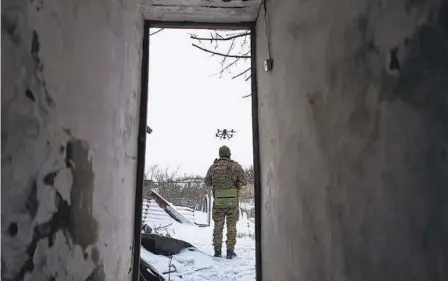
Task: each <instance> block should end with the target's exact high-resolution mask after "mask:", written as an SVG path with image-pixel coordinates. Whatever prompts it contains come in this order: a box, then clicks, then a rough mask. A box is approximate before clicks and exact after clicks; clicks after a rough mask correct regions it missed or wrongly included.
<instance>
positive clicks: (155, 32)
mask: <svg viewBox="0 0 448 281" xmlns="http://www.w3.org/2000/svg"><path fill="white" fill-rule="evenodd" d="M164 29H165V28H161V29H159V30H157V31H154V32H153V33H150V34H149V36H153V35H155V34H157V33H159V32H160V31H162V30H164Z"/></svg>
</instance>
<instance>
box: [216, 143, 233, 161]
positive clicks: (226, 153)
mask: <svg viewBox="0 0 448 281" xmlns="http://www.w3.org/2000/svg"><path fill="white" fill-rule="evenodd" d="M230 155H231V153H230V148H229V147H228V146H226V145H223V146H221V147H220V148H219V157H220V158H230Z"/></svg>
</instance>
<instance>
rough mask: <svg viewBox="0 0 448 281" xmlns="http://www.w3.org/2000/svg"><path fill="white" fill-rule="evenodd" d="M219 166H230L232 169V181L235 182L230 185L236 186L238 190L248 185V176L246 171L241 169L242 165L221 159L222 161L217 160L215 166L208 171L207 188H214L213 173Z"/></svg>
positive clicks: (206, 177)
mask: <svg viewBox="0 0 448 281" xmlns="http://www.w3.org/2000/svg"><path fill="white" fill-rule="evenodd" d="M217 165H228V166H230V168H231V170H232V181H233V182H232V183H229V185H232V186H235V187H236V188H238V189H240V188H241V187H243V186H245V185H247V179H246V175H245V173H244V170H243V168H242V167H241V165H240V164H238V163H237V162H235V161H233V160H231V159H228V158H220V159H215V161H214V163H213V165H211V166H210V168H209V169H208V171H207V175H206V176H205V185H206V186H213V172H214V169H215V168H216V167H217Z"/></svg>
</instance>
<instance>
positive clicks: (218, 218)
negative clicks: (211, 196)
mask: <svg viewBox="0 0 448 281" xmlns="http://www.w3.org/2000/svg"><path fill="white" fill-rule="evenodd" d="M239 216H240V213H239V208H238V207H221V208H216V207H215V206H213V211H212V219H213V221H214V222H215V227H214V229H213V247H214V248H215V249H221V247H222V238H223V230H224V221H227V241H226V245H227V250H233V249H235V244H236V222H237V221H238V219H239Z"/></svg>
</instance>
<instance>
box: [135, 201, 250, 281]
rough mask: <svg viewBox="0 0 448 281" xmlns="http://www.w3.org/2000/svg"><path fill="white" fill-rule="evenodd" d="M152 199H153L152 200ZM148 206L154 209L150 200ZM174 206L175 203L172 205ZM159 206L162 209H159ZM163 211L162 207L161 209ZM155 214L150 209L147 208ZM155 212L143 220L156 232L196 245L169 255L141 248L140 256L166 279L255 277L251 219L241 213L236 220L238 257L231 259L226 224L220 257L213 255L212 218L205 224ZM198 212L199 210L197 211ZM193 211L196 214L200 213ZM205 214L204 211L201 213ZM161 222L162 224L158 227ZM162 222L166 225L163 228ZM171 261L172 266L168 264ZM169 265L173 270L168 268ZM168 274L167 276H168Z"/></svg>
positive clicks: (238, 279) (243, 279)
mask: <svg viewBox="0 0 448 281" xmlns="http://www.w3.org/2000/svg"><path fill="white" fill-rule="evenodd" d="M151 203H152V202H151ZM150 205H151V209H156V207H155V206H154V205H152V204H150ZM175 208H177V207H175ZM160 210H161V209H160ZM162 211H163V210H162ZM150 213H151V214H154V213H153V212H150ZM155 213H158V215H153V216H151V215H150V214H149V215H148V216H147V217H146V218H145V223H146V224H148V225H149V226H151V227H152V228H153V229H156V228H157V227H159V229H158V230H157V232H158V233H160V234H162V235H166V234H167V233H168V234H169V235H170V236H171V237H174V238H177V239H181V240H184V241H187V242H189V243H190V244H192V245H193V246H195V247H196V248H197V249H196V250H195V249H185V250H184V251H183V252H181V253H179V254H178V255H175V256H173V257H172V259H171V258H169V257H165V256H159V255H155V254H152V253H150V252H148V251H147V250H145V249H143V248H142V258H143V259H144V260H146V261H147V262H149V263H151V264H152V265H153V266H154V267H155V268H156V269H157V270H158V271H159V272H160V273H162V274H163V273H165V274H163V275H164V276H166V280H172V281H180V280H182V281H205V280H207V281H210V280H228V281H232V280H235V281H253V280H255V236H254V233H255V227H254V223H253V222H252V221H251V220H249V219H247V218H246V216H245V215H242V216H240V220H239V221H238V223H237V237H238V238H237V244H236V246H235V252H236V253H237V255H238V256H237V257H236V258H234V259H231V260H228V259H226V258H225V252H226V247H225V239H226V228H224V241H223V249H222V250H223V258H214V257H213V245H212V233H213V220H212V221H211V225H210V226H208V227H198V226H196V225H186V224H181V223H178V222H177V221H175V220H174V219H172V218H171V217H169V216H168V215H166V216H162V215H160V214H161V213H160V212H155ZM198 213H201V212H198ZM198 213H195V217H197V216H200V214H198ZM202 216H204V214H202ZM161 226H162V228H160V227H161ZM163 226H167V227H166V228H163ZM170 265H171V267H170ZM169 268H171V269H172V271H174V269H175V271H176V272H172V273H168V272H169ZM168 276H169V278H168Z"/></svg>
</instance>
